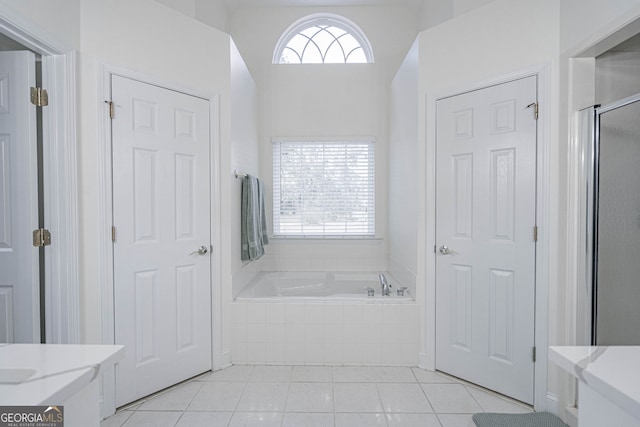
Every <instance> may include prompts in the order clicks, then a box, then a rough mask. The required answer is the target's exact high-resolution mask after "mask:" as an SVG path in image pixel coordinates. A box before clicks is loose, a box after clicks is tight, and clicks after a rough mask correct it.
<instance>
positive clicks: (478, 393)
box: [466, 386, 532, 414]
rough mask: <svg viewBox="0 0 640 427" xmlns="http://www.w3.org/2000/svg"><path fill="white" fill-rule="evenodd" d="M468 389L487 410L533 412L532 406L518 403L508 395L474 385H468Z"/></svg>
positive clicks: (512, 412) (514, 412)
mask: <svg viewBox="0 0 640 427" xmlns="http://www.w3.org/2000/svg"><path fill="white" fill-rule="evenodd" d="M466 387H467V390H468V391H469V393H470V394H471V396H473V398H474V399H475V400H476V402H478V404H479V405H480V407H481V408H482V409H483V410H484V411H485V412H497V413H511V414H526V413H529V412H532V410H531V408H529V407H526V406H524V405H522V404H520V403H516V402H515V401H512V400H510V399H508V398H506V397H503V396H500V395H498V394H497V393H492V392H488V391H484V390H480V389H479V388H476V387H473V386H466Z"/></svg>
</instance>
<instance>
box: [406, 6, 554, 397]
mask: <svg viewBox="0 0 640 427" xmlns="http://www.w3.org/2000/svg"><path fill="white" fill-rule="evenodd" d="M559 16H560V14H559V5H558V2H557V1H556V0H542V1H538V2H529V1H526V0H495V1H493V2H490V3H488V4H485V5H484V6H482V7H479V8H477V9H474V10H471V11H468V12H466V13H464V14H462V15H460V16H458V17H456V18H454V19H453V20H450V21H447V22H445V23H443V24H441V25H438V26H436V27H433V28H430V29H428V30H426V31H424V32H422V33H421V34H420V36H419V49H420V54H419V57H420V70H421V74H420V92H419V93H420V94H421V96H426V99H425V98H422V99H421V100H420V112H419V117H421V118H422V117H427V120H426V122H425V121H423V120H421V126H420V139H421V140H423V141H426V144H419V155H418V159H419V160H418V161H419V162H420V163H419V170H420V171H421V174H420V176H419V178H418V182H419V183H420V187H419V189H418V193H419V194H426V195H427V196H426V200H421V201H420V206H419V212H420V215H419V217H418V235H419V236H420V240H419V243H418V250H417V252H418V263H419V266H418V278H417V279H418V280H417V283H418V286H419V287H420V286H423V285H425V284H426V287H425V288H424V292H425V293H426V298H425V300H424V301H425V307H424V309H425V312H424V315H425V319H426V324H427V328H426V331H425V335H424V336H426V339H425V347H424V348H423V349H422V350H423V351H424V352H425V354H424V357H425V359H424V360H425V363H426V364H429V362H430V361H431V362H432V361H433V360H432V358H433V348H432V345H433V343H434V336H433V331H434V330H435V327H434V326H433V325H434V320H433V309H434V308H435V305H434V304H435V287H434V282H435V278H434V276H433V272H434V265H435V263H434V258H433V255H432V253H433V252H432V251H431V250H429V248H432V247H433V245H434V244H435V243H436V242H435V240H434V236H433V224H434V223H435V210H434V207H433V203H434V202H435V197H434V188H435V187H434V182H435V169H434V164H433V158H434V157H433V156H434V152H435V151H434V150H435V131H434V128H435V113H434V110H433V108H434V107H435V99H436V98H438V97H441V96H446V95H453V94H456V93H460V92H461V91H463V90H465V89H469V88H471V87H476V86H477V85H479V84H482V83H483V82H487V81H492V80H493V81H495V79H498V78H500V77H501V76H505V75H508V74H512V73H515V72H519V71H522V70H525V69H528V68H530V67H540V66H543V67H547V71H548V72H547V75H546V78H547V84H548V86H547V87H544V86H543V87H542V88H541V89H542V92H543V93H542V96H543V99H545V100H546V104H544V105H543V106H542V108H543V112H544V114H545V115H546V117H547V121H546V123H547V126H548V127H547V128H546V129H541V131H542V132H541V135H540V137H541V138H544V139H545V141H546V143H547V144H548V146H549V147H557V145H558V137H557V126H558V121H557V118H556V117H557V110H558V104H557V99H558V92H557V91H558V56H559V52H558V46H559V27H560V24H559ZM427 100H428V101H427ZM549 156H550V164H549V165H548V166H549V171H548V172H547V173H548V174H549V178H550V180H551V182H555V181H557V179H558V178H557V177H558V164H557V159H558V154H557V153H556V152H554V148H552V149H551V152H550V153H549ZM552 187H553V186H552ZM549 210H550V212H549V214H550V217H549V223H548V224H547V226H548V232H549V236H551V241H549V242H547V243H548V246H549V249H550V254H549V260H548V261H549V271H550V276H549V278H548V282H547V278H540V280H543V281H545V283H548V286H549V289H550V307H549V310H550V317H549V328H550V329H549V334H550V337H551V338H550V339H551V342H552V343H553V342H555V341H554V340H555V335H556V329H557V327H558V323H557V316H558V315H557V312H558V311H560V310H562V309H563V308H562V307H561V308H559V307H557V304H558V300H557V297H556V296H555V290H557V288H558V287H561V286H562V282H561V280H559V278H558V273H557V271H558V270H557V263H556V262H555V261H554V259H555V256H556V254H557V251H558V238H557V237H556V236H557V232H558V229H557V222H558V217H559V216H560V215H561V213H560V212H559V210H558V198H557V194H556V193H554V190H553V188H551V194H550V206H549ZM422 236H426V238H424V239H423V238H422ZM420 293H421V290H420V289H418V294H420ZM538 366H539V367H540V364H538ZM552 392H553V393H556V392H557V390H556V388H554V386H553V385H552ZM543 404H544V403H543Z"/></svg>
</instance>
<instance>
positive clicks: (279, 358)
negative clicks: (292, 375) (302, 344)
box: [265, 341, 287, 365]
mask: <svg viewBox="0 0 640 427" xmlns="http://www.w3.org/2000/svg"><path fill="white" fill-rule="evenodd" d="M266 352H267V353H266V356H265V361H266V362H267V363H269V364H273V365H284V364H285V363H286V361H287V358H286V352H285V346H284V342H276V341H267V343H266Z"/></svg>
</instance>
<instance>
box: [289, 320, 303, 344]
mask: <svg viewBox="0 0 640 427" xmlns="http://www.w3.org/2000/svg"><path fill="white" fill-rule="evenodd" d="M304 337H305V327H304V325H303V324H293V325H292V324H289V323H286V324H285V325H284V340H285V342H293V343H303V342H304Z"/></svg>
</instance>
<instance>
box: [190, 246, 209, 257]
mask: <svg viewBox="0 0 640 427" xmlns="http://www.w3.org/2000/svg"><path fill="white" fill-rule="evenodd" d="M207 252H209V249H207V247H206V246H200V247H199V248H198V250H197V251H193V252H191V253H190V254H189V255H206V254H207Z"/></svg>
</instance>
